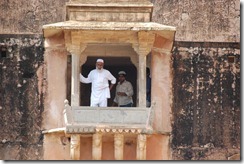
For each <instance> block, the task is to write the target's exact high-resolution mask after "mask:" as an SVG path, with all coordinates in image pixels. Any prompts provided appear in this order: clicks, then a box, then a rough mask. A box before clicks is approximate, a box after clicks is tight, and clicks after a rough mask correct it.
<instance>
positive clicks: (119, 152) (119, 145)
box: [114, 134, 124, 160]
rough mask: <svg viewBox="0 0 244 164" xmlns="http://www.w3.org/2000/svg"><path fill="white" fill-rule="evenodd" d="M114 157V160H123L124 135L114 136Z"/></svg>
mask: <svg viewBox="0 0 244 164" xmlns="http://www.w3.org/2000/svg"><path fill="white" fill-rule="evenodd" d="M114 157H115V160H123V158H124V135H123V134H115V135H114Z"/></svg>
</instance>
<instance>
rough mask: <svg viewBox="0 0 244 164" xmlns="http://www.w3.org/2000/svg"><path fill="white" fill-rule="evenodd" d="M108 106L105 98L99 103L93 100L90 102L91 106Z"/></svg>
mask: <svg viewBox="0 0 244 164" xmlns="http://www.w3.org/2000/svg"><path fill="white" fill-rule="evenodd" d="M107 106H108V100H107V99H105V100H103V101H101V102H99V103H94V102H91V107H107Z"/></svg>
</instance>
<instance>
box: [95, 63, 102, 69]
mask: <svg viewBox="0 0 244 164" xmlns="http://www.w3.org/2000/svg"><path fill="white" fill-rule="evenodd" d="M103 65H104V63H102V62H96V67H97V69H102V68H103Z"/></svg>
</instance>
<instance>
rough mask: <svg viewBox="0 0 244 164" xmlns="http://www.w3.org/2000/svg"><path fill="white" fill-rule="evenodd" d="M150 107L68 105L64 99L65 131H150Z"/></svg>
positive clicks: (145, 132)
mask: <svg viewBox="0 0 244 164" xmlns="http://www.w3.org/2000/svg"><path fill="white" fill-rule="evenodd" d="M151 112H152V107H151V108H147V107H145V108H142V107H89V106H70V105H69V102H68V100H65V108H64V120H65V131H66V133H97V132H105V133H109V132H111V133H118V132H119V133H144V134H150V133H152V127H151V122H152V117H151V116H152V113H151Z"/></svg>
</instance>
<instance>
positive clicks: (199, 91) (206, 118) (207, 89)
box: [172, 42, 241, 160]
mask: <svg viewBox="0 0 244 164" xmlns="http://www.w3.org/2000/svg"><path fill="white" fill-rule="evenodd" d="M189 47H191V48H189ZM173 70H174V80H173V92H174V98H173V106H172V107H173V108H172V109H173V120H172V126H173V132H172V149H173V150H174V151H173V152H174V155H173V157H174V159H181V160H188V159H194V160H203V159H207V160H218V159H219V160H227V159H228V157H230V156H232V155H234V154H238V153H240V139H241V138H240V127H241V124H240V121H241V115H240V49H239V47H238V44H223V43H222V44H218V43H211V44H204V43H203V44H199V43H193V42H191V43H182V42H177V43H175V47H174V51H173ZM223 150H225V151H223ZM179 152H180V153H179ZM212 153H213V154H212Z"/></svg>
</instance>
